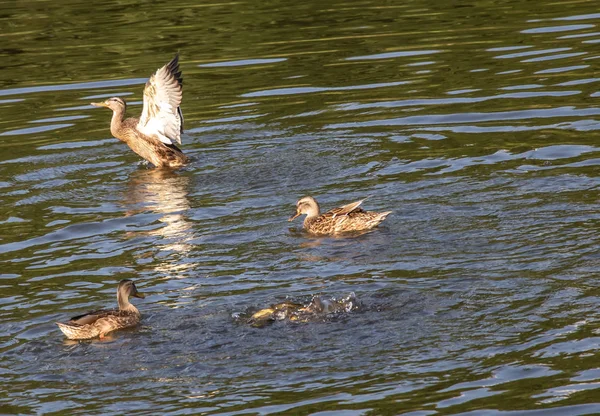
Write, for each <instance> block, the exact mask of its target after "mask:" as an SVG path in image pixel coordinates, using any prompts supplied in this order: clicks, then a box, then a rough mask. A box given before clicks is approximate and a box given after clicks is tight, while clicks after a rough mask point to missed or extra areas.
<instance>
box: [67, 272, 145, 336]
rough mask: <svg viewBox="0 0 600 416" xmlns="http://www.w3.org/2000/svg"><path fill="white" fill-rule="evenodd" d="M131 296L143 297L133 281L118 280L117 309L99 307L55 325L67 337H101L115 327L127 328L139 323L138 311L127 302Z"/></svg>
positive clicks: (140, 316) (114, 329)
mask: <svg viewBox="0 0 600 416" xmlns="http://www.w3.org/2000/svg"><path fill="white" fill-rule="evenodd" d="M131 296H133V297H136V298H141V299H144V297H145V296H144V295H143V294H142V293H140V292H138V290H137V288H136V287H135V283H134V282H133V281H132V280H129V279H123V280H121V281H120V282H119V286H118V288H117V303H118V305H119V309H101V310H97V311H93V312H88V313H85V314H83V315H79V316H75V317H73V318H71V320H69V321H68V322H56V325H58V327H59V328H60V330H61V331H62V332H63V334H65V336H66V337H67V338H69V339H91V338H96V337H100V338H103V337H104V336H105V335H106V334H108V333H109V332H112V331H116V330H117V329H123V328H129V327H132V326H135V325H137V324H139V323H140V320H141V318H142V315H141V314H140V311H139V310H138V309H137V308H136V307H135V306H134V305H133V304H131V303H130V302H129V298H130V297H131Z"/></svg>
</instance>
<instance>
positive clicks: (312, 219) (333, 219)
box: [288, 196, 392, 234]
mask: <svg viewBox="0 0 600 416" xmlns="http://www.w3.org/2000/svg"><path fill="white" fill-rule="evenodd" d="M365 199H366V198H364V199H361V200H360V201H356V202H352V203H350V204H347V205H344V206H341V207H338V208H334V209H332V210H331V211H327V212H326V213H324V214H321V212H320V208H319V204H318V202H317V200H316V199H315V198H313V197H312V196H305V197H303V198H301V199H300V200H298V202H297V203H296V214H295V215H292V216H291V217H290V218H289V219H288V221H293V220H294V219H295V218H297V217H299V216H300V215H303V214H306V218H305V219H304V224H303V227H304V229H305V230H306V231H308V232H310V233H313V234H338V233H344V232H349V231H364V230H369V229H371V228H374V227H376V226H377V225H379V224H380V223H381V222H382V221H383V220H385V218H386V217H387V216H388V215H389V214H391V213H392V211H386V212H374V211H365V210H363V209H362V208H360V205H361V204H362V203H363V202H364V200H365Z"/></svg>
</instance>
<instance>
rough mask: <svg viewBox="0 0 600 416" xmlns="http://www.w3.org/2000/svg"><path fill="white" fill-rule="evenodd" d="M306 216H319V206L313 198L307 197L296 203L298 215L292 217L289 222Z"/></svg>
mask: <svg viewBox="0 0 600 416" xmlns="http://www.w3.org/2000/svg"><path fill="white" fill-rule="evenodd" d="M302 214H306V215H307V216H308V217H316V216H318V215H319V204H318V203H317V201H316V200H315V199H314V198H313V197H312V196H305V197H304V198H301V199H300V200H298V202H296V214H295V215H292V216H291V217H290V218H289V219H288V221H292V220H293V219H295V218H297V217H299V216H300V215H302Z"/></svg>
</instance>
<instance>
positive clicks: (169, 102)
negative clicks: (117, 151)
mask: <svg viewBox="0 0 600 416" xmlns="http://www.w3.org/2000/svg"><path fill="white" fill-rule="evenodd" d="M182 82H183V78H182V76H181V71H180V70H179V55H175V58H173V60H172V61H171V62H169V63H168V64H166V65H165V66H163V67H162V68H160V69H159V70H157V71H156V72H155V73H154V75H152V76H151V77H150V79H149V80H148V81H147V82H146V86H145V87H144V107H143V109H142V115H141V116H140V117H139V118H125V110H126V108H127V104H126V103H125V100H123V99H122V98H119V97H112V98H109V99H107V100H106V101H103V102H101V103H91V104H92V105H93V106H96V107H108V108H110V109H111V110H112V111H113V115H112V120H111V122H110V132H111V133H112V135H113V136H115V137H116V138H117V139H119V140H121V141H122V142H125V144H127V146H129V147H130V148H131V150H133V151H134V152H135V153H137V154H138V155H140V156H141V157H143V158H144V159H146V160H147V161H148V162H150V163H152V164H153V165H154V166H156V167H158V168H163V167H166V168H180V167H182V166H183V165H184V164H185V163H187V162H188V158H187V157H186V156H185V155H184V154H183V152H182V151H181V150H180V149H179V148H178V147H177V145H176V144H175V142H177V143H178V144H181V133H183V114H182V113H181V108H180V107H179V105H180V104H181V98H182V94H183V92H182Z"/></svg>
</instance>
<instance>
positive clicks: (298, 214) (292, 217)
mask: <svg viewBox="0 0 600 416" xmlns="http://www.w3.org/2000/svg"><path fill="white" fill-rule="evenodd" d="M299 216H300V211H296V214H295V215H292V216H291V217H290V218H288V221H294V220H295V219H296V218H298V217H299Z"/></svg>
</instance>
